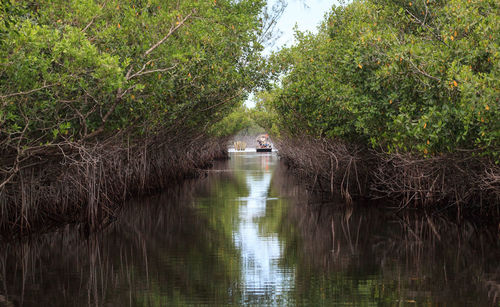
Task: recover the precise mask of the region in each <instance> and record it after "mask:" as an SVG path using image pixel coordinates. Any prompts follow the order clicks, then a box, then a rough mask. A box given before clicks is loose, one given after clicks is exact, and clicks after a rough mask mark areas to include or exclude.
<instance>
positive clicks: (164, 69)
mask: <svg viewBox="0 0 500 307" xmlns="http://www.w3.org/2000/svg"><path fill="white" fill-rule="evenodd" d="M178 64H179V63H175V65H174V66H171V67H167V68H158V69H153V70H146V71H143V70H144V67H143V68H142V69H141V70H139V71H138V72H136V73H135V74H133V75H131V76H129V77H127V80H130V79H132V78H135V77H139V76H143V75H147V74H152V73H155V72H164V71H169V70H172V69H174V68H175V67H177V65H178Z"/></svg>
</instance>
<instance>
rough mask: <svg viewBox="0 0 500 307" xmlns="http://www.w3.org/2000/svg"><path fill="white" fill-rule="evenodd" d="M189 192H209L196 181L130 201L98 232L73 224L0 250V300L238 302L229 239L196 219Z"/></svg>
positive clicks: (236, 274)
mask: <svg viewBox="0 0 500 307" xmlns="http://www.w3.org/2000/svg"><path fill="white" fill-rule="evenodd" d="M212 175H213V176H219V177H227V176H231V175H230V174H228V173H220V174H212ZM195 189H202V190H203V189H210V186H209V184H205V183H204V182H203V181H202V182H200V184H198V185H196V186H192V187H190V186H189V185H186V186H185V187H182V188H179V189H178V190H170V191H169V192H167V193H164V194H162V195H159V196H156V197H151V198H148V199H147V200H145V201H140V202H139V201H137V202H135V203H131V204H129V206H130V207H135V208H134V209H132V210H129V209H128V208H124V209H123V211H122V213H121V214H120V217H119V219H118V222H117V223H114V224H112V225H111V226H110V227H108V228H107V229H106V230H105V231H104V232H103V233H100V234H93V235H90V236H86V235H84V233H85V227H79V226H75V227H71V228H70V227H68V228H67V229H64V230H61V231H60V232H57V233H52V234H46V235H43V236H39V237H37V238H36V239H33V240H31V241H29V242H24V243H5V244H2V248H1V249H0V250H1V252H0V287H1V288H0V289H1V290H0V294H2V297H0V299H3V300H5V301H8V302H15V304H16V305H17V304H19V305H23V304H24V305H27V306H29V305H37V306H78V305H87V304H88V305H99V306H102V305H106V304H111V305H116V306H126V305H129V304H130V303H132V304H133V305H148V306H149V305H164V304H166V303H172V302H176V303H183V302H188V301H189V302H191V303H192V302H196V301H198V300H199V301H204V300H206V299H207V298H209V299H212V300H216V301H223V302H228V303H230V302H237V301H238V300H239V297H238V296H239V294H238V289H237V288H236V287H235V285H236V284H237V281H238V280H239V279H240V276H239V264H238V263H234V261H233V259H234V258H235V257H234V253H237V251H236V250H235V249H234V246H233V245H232V240H231V239H232V238H231V237H229V238H228V237H227V236H226V235H225V234H224V233H223V232H221V231H219V230H218V229H216V228H215V227H214V226H215V225H211V222H210V221H209V220H208V219H205V218H204V217H200V215H198V214H195V211H194V207H193V206H191V205H190V202H191V201H192V193H193V191H194V190H195ZM138 207H140V209H139V210H138V209H137V208H138ZM75 228H76V229H75ZM79 228H81V231H79ZM214 251H215V252H214ZM231 268H232V269H231ZM2 304H7V303H3V302H2V301H0V305H2Z"/></svg>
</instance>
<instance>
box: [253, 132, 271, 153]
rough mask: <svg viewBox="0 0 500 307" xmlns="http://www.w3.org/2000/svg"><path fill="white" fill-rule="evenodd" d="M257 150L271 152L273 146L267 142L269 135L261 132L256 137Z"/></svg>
mask: <svg viewBox="0 0 500 307" xmlns="http://www.w3.org/2000/svg"><path fill="white" fill-rule="evenodd" d="M256 150H257V152H271V151H273V148H272V146H271V143H270V142H269V135H267V134H262V135H259V136H258V137H257V148H256Z"/></svg>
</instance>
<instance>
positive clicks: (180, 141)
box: [0, 0, 283, 235]
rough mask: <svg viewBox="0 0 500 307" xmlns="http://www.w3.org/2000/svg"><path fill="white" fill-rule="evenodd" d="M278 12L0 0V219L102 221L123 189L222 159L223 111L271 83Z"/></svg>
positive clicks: (155, 3) (234, 128)
mask: <svg viewBox="0 0 500 307" xmlns="http://www.w3.org/2000/svg"><path fill="white" fill-rule="evenodd" d="M282 9H283V7H282V6H280V5H277V6H274V7H272V8H267V7H266V2H265V1H257V0H243V1H231V0H218V1H197V0H183V1H177V0H168V1H164V0H151V1H125V0H112V1H104V0H102V1H101V0H98V1H85V2H82V1H67V0H54V1H48V2H47V1H45V2H36V1H35V2H33V1H14V2H13V1H9V0H1V1H0V13H1V14H2V15H1V17H2V18H1V19H0V230H2V231H10V232H12V233H14V234H15V233H20V234H21V235H22V234H26V233H30V232H34V231H36V230H37V229H40V228H44V227H49V226H50V225H51V224H54V223H61V222H62V223H69V222H85V223H87V224H88V226H89V227H90V228H91V229H99V227H101V226H100V225H101V224H102V223H105V222H106V220H107V219H112V218H113V215H114V213H113V212H114V211H115V210H116V209H117V208H119V206H120V203H121V202H122V201H123V200H125V199H127V198H130V197H131V196H133V195H141V194H144V193H150V192H151V191H155V190H158V189H162V188H164V187H166V186H169V185H175V184H178V183H179V181H180V180H182V179H185V178H186V177H189V176H192V175H193V174H195V173H197V172H199V169H200V168H204V167H206V166H207V165H209V164H210V163H211V161H213V160H214V159H216V158H220V157H224V156H225V155H226V150H227V149H226V148H225V147H226V145H227V141H228V140H229V138H230V136H232V135H234V134H236V133H237V132H238V131H240V130H241V129H242V127H241V123H240V122H239V121H238V120H234V119H235V118H232V116H233V117H234V115H232V114H233V113H234V112H236V113H237V112H238V110H242V109H243V108H244V106H243V102H244V101H245V100H246V98H247V97H248V94H249V93H250V92H251V91H253V90H254V89H263V88H265V87H266V86H267V85H268V78H267V74H266V72H265V71H266V69H265V67H266V66H267V64H266V63H265V61H264V58H263V57H262V55H261V51H262V50H263V48H264V46H265V44H267V43H268V42H269V41H270V40H272V39H273V33H274V31H273V28H274V25H275V20H276V19H277V18H278V17H279V16H280V14H281V13H282ZM240 113H241V112H240ZM236 116H237V115H236ZM236 119H237V118H236Z"/></svg>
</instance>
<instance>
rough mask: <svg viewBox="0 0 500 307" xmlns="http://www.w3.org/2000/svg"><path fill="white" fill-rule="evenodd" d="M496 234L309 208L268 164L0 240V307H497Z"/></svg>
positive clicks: (227, 169) (331, 207)
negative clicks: (103, 216)
mask: <svg viewBox="0 0 500 307" xmlns="http://www.w3.org/2000/svg"><path fill="white" fill-rule="evenodd" d="M499 251H500V244H499V237H498V230H496V229H485V228H482V227H478V226H477V225H474V224H471V223H463V224H461V225H457V224H456V223H453V222H450V221H448V220H446V219H444V218H440V217H435V216H434V217H432V216H422V215H412V214H395V213H388V212H387V211H386V210H385V211H380V210H376V209H373V208H372V209H368V208H364V207H362V206H356V207H354V208H352V207H350V206H344V205H342V204H341V203H328V202H321V201H318V200H317V198H316V200H315V201H313V200H312V198H311V197H310V196H308V195H307V193H306V191H305V190H304V189H303V187H302V186H301V185H300V184H298V183H297V182H296V181H295V179H294V178H293V176H291V175H290V174H289V173H288V172H287V171H286V169H285V167H284V166H283V165H282V164H281V163H280V162H279V160H278V158H277V157H276V155H275V154H271V153H264V154H256V153H249V152H246V153H232V154H231V159H230V160H229V161H225V162H220V163H218V164H216V165H215V166H214V168H213V169H211V170H210V171H208V172H207V176H206V177H205V178H200V179H196V180H192V181H189V182H186V183H185V184H184V185H183V186H182V187H179V188H176V189H173V190H169V191H165V192H164V193H163V194H161V195H157V196H154V197H149V198H146V199H141V200H136V201H133V202H130V203H128V204H127V205H126V206H125V208H124V209H123V210H122V212H121V213H120V215H119V216H118V218H117V220H116V221H114V222H113V223H112V224H111V225H110V226H109V227H107V228H106V229H105V230H104V231H102V232H101V233H98V234H92V235H90V236H88V235H85V232H84V231H81V230H80V229H79V227H69V226H68V227H67V228H66V229H63V230H61V231H58V232H56V233H51V234H46V235H43V236H40V237H37V238H34V239H31V240H29V241H27V242H22V243H0V306H21V305H22V306H87V305H90V306H94V305H97V306H172V305H173V306H176V305H193V306H197V305H218V306H220V305H230V304H231V305H253V306H254V305H285V306H290V305H300V306H303V305H310V306H320V305H323V306H334V305H354V306H376V305H380V306H386V305H387V306H423V305H425V306H498V299H497V298H495V295H500V280H499V279H500V268H499V259H500V253H499Z"/></svg>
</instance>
